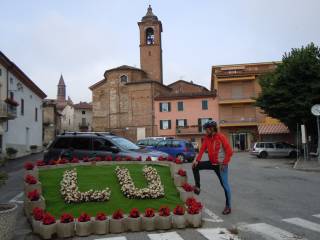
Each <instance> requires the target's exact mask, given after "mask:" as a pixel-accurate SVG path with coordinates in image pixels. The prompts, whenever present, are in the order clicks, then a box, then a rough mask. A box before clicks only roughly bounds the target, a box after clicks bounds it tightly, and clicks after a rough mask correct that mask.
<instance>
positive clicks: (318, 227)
mask: <svg viewBox="0 0 320 240" xmlns="http://www.w3.org/2000/svg"><path fill="white" fill-rule="evenodd" d="M282 221H284V222H287V223H292V224H294V225H297V226H299V227H303V228H306V229H309V230H312V231H316V232H320V224H318V223H314V222H311V221H308V220H305V219H302V218H287V219H283V220H282Z"/></svg>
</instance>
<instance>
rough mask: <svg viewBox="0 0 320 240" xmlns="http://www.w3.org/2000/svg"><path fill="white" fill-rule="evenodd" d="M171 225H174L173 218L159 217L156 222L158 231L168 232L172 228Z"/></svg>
mask: <svg viewBox="0 0 320 240" xmlns="http://www.w3.org/2000/svg"><path fill="white" fill-rule="evenodd" d="M171 223H172V216H171V215H169V216H166V217H164V216H159V215H158V216H157V220H156V229H159V230H167V229H170V228H171Z"/></svg>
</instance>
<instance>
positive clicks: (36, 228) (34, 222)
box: [31, 218, 41, 234]
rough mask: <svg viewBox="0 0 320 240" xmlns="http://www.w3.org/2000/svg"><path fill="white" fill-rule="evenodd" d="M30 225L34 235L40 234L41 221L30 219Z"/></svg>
mask: <svg viewBox="0 0 320 240" xmlns="http://www.w3.org/2000/svg"><path fill="white" fill-rule="evenodd" d="M31 225H32V230H33V233H34V234H40V232H41V231H40V230H41V228H40V225H41V221H37V220H35V219H34V218H32V220H31Z"/></svg>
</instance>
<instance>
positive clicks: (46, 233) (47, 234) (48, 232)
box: [40, 223, 57, 239]
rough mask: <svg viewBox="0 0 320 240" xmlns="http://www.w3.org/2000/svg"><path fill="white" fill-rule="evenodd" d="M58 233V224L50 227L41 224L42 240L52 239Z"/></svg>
mask: <svg viewBox="0 0 320 240" xmlns="http://www.w3.org/2000/svg"><path fill="white" fill-rule="evenodd" d="M56 232H57V224H56V223H53V224H50V225H44V224H43V223H41V224H40V236H41V237H42V239H51V238H52V236H53V235H54V234H56Z"/></svg>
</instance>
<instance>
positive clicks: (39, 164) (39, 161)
mask: <svg viewBox="0 0 320 240" xmlns="http://www.w3.org/2000/svg"><path fill="white" fill-rule="evenodd" d="M36 165H37V166H38V167H41V166H44V165H46V163H45V162H44V161H43V160H38V161H36Z"/></svg>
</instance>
